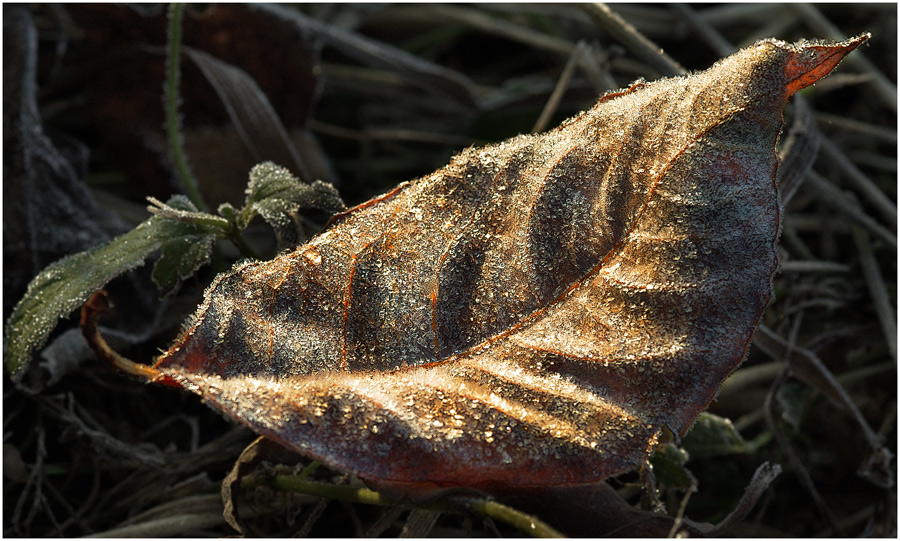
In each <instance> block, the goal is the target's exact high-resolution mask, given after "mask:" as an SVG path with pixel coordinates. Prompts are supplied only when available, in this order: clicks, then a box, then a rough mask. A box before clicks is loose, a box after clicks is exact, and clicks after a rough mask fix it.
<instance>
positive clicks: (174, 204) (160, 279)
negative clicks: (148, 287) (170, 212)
mask: <svg viewBox="0 0 900 541" xmlns="http://www.w3.org/2000/svg"><path fill="white" fill-rule="evenodd" d="M167 206H168V207H169V208H173V209H176V210H178V211H181V212H185V213H189V214H193V213H196V210H197V208H196V207H195V206H194V204H193V203H191V202H190V200H189V199H188V198H187V197H185V196H183V195H176V196H174V197H172V199H170V200H169V203H168V205H167ZM198 214H199V213H198ZM206 216H210V217H211V218H216V219H219V220H221V218H218V217H217V216H211V215H206ZM167 222H169V223H167V224H166V225H165V227H167V228H168V229H170V230H172V236H171V237H169V238H166V239H164V241H163V244H162V255H161V256H160V258H159V260H158V261H157V262H156V264H155V265H153V282H154V283H155V284H156V287H157V288H159V291H160V295H162V296H164V297H165V296H168V295H171V294H173V293H175V292H176V291H177V290H178V287H179V286H180V285H181V282H182V281H183V280H184V279H185V278H188V277H190V276H192V275H193V274H194V272H196V271H197V269H199V268H200V267H201V266H202V265H203V264H205V263H206V262H207V261H209V257H210V255H211V254H212V247H213V243H214V242H215V241H216V238H217V236H219V235H216V234H214V233H211V232H210V230H209V229H207V228H205V227H203V226H201V225H198V224H194V223H185V222H182V223H179V222H173V221H172V220H167ZM213 231H215V229H213ZM225 231H226V230H222V232H221V233H220V235H222V234H224V233H225Z"/></svg>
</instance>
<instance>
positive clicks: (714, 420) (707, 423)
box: [682, 412, 762, 459]
mask: <svg viewBox="0 0 900 541" xmlns="http://www.w3.org/2000/svg"><path fill="white" fill-rule="evenodd" d="M682 443H683V446H684V448H685V449H686V450H687V452H688V454H690V457H691V458H694V459H696V458H700V457H710V456H721V455H732V454H742V453H752V452H754V451H756V449H757V448H758V447H759V446H760V445H761V444H762V441H759V440H753V441H750V442H748V441H746V440H745V439H744V438H743V436H741V434H740V433H739V432H738V431H737V429H735V428H734V424H732V422H731V420H730V419H726V418H724V417H719V416H718V415H714V414H712V413H709V412H703V413H701V414H700V416H699V417H698V418H697V422H696V423H695V424H694V426H693V428H691V431H690V432H688V433H687V435H686V436H685V437H684V441H683V442H682Z"/></svg>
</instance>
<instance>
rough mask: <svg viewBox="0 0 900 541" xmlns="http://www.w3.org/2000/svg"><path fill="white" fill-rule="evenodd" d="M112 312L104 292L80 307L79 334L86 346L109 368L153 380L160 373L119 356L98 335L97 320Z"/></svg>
mask: <svg viewBox="0 0 900 541" xmlns="http://www.w3.org/2000/svg"><path fill="white" fill-rule="evenodd" d="M111 310H112V303H110V302H109V296H108V295H107V294H106V292H105V291H98V292H96V293H94V294H93V295H91V298H89V299H88V300H87V302H86V303H84V306H82V307H81V332H82V334H84V338H85V339H86V340H87V343H88V345H89V346H90V347H91V349H92V350H94V353H96V354H97V356H98V357H100V359H102V360H103V361H106V362H107V363H108V364H110V365H111V366H113V367H115V368H118V369H119V370H122V371H123V372H127V373H129V374H132V375H134V376H138V377H140V378H142V379H147V380H153V379H156V377H157V376H160V375H161V373H160V371H159V370H156V369H154V368H151V367H149V366H147V365H145V364H140V363H136V362H134V361H132V360H129V359H126V358H125V357H123V356H121V355H119V353H118V352H117V351H115V350H114V349H113V348H111V347H109V344H108V343H107V342H106V339H105V338H103V336H102V335H101V334H100V329H99V328H98V327H97V320H98V319H100V316H101V315H102V314H105V313H107V312H110V311H111Z"/></svg>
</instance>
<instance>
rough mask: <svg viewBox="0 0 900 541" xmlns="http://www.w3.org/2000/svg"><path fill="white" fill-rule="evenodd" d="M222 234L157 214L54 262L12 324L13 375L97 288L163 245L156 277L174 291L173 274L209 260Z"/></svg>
mask: <svg viewBox="0 0 900 541" xmlns="http://www.w3.org/2000/svg"><path fill="white" fill-rule="evenodd" d="M186 201H187V199H186V198H183V197H181V196H176V197H174V198H172V200H170V201H169V204H170V205H172V206H173V207H180V208H185V206H184V202H186ZM188 205H190V203H188ZM190 206H191V208H192V209H193V210H196V209H195V208H193V205H190ZM185 210H191V209H186V208H185ZM210 231H212V232H210ZM216 235H217V232H216V229H215V228H209V229H207V228H205V227H204V226H201V225H197V224H191V223H185V222H180V221H176V220H171V219H168V218H164V217H161V216H154V217H152V218H150V219H149V220H146V221H145V222H143V223H141V224H140V225H138V226H137V227H136V228H134V229H133V230H131V231H129V232H128V233H125V234H124V235H121V236H119V237H116V238H114V239H112V240H111V241H109V242H108V243H106V244H102V245H100V246H97V247H95V248H92V249H90V250H87V251H85V252H81V253H78V254H74V255H71V256H68V257H65V258H63V259H61V260H59V261H57V262H55V263H52V264H51V265H50V266H48V267H47V268H46V269H44V270H43V271H42V272H41V273H40V274H38V275H37V276H36V277H35V278H34V279H33V280H32V281H31V283H30V284H29V285H28V290H27V291H26V293H25V296H24V297H23V298H22V299H21V300H20V301H19V303H18V304H17V305H16V307H15V309H14V310H13V313H12V315H11V316H10V318H9V320H8V321H7V323H6V333H5V341H4V358H5V360H6V369H7V370H8V371H9V373H10V376H11V377H12V379H13V380H18V379H19V378H21V376H22V375H23V374H24V372H25V369H26V368H27V367H28V363H29V362H30V361H31V357H32V353H33V352H34V350H36V349H37V348H39V347H41V346H42V345H44V343H45V342H46V341H47V338H48V337H49V336H50V333H51V332H52V331H53V329H54V328H55V327H56V325H57V323H58V322H59V320H60V319H61V318H63V317H66V316H68V315H69V314H71V313H72V312H73V311H75V310H76V309H78V308H79V307H80V306H81V305H82V304H83V303H84V302H85V301H86V300H87V299H88V297H89V296H90V295H91V293H93V292H94V291H96V290H98V289H100V288H102V287H103V286H104V285H106V284H107V283H108V282H109V281H110V280H112V279H113V278H115V277H117V276H119V275H122V274H124V273H126V272H128V271H129V270H131V269H133V268H135V267H137V266H138V265H140V264H141V263H142V262H143V261H144V259H146V258H147V256H148V255H150V254H151V253H153V252H154V251H156V250H158V249H160V248H162V249H163V258H162V260H161V263H160V264H159V265H157V268H156V269H154V273H153V275H154V280H156V281H157V284H160V287H162V288H163V289H164V290H166V291H171V290H172V289H173V288H174V286H172V280H173V279H176V277H180V276H183V275H184V271H185V269H187V268H189V267H190V268H191V269H195V268H196V267H197V266H199V264H200V263H202V261H201V259H203V260H205V257H206V256H208V248H209V246H210V244H211V243H212V241H213V240H214V239H215V237H216ZM192 243H195V244H196V245H192ZM197 245H199V246H197ZM204 246H205V247H206V252H204V248H202V247H204ZM204 254H205V255H204ZM176 283H177V282H176Z"/></svg>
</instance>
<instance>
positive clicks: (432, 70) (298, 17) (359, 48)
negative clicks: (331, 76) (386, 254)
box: [260, 5, 477, 106]
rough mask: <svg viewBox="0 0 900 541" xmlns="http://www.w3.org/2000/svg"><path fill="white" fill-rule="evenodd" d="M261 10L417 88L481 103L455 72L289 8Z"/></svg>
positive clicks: (464, 79)
mask: <svg viewBox="0 0 900 541" xmlns="http://www.w3.org/2000/svg"><path fill="white" fill-rule="evenodd" d="M260 9H266V10H268V11H269V12H270V13H272V14H274V15H278V16H279V17H281V18H283V19H285V20H287V21H291V22H293V23H295V24H296V25H297V26H298V27H299V28H300V29H301V30H303V31H305V32H309V33H311V34H313V35H315V36H316V37H317V38H319V39H321V40H323V41H324V42H326V43H328V44H329V45H331V46H332V47H335V48H337V49H339V50H341V51H343V52H344V53H346V54H347V55H349V56H352V57H354V58H356V59H357V60H359V61H360V62H362V63H364V64H370V65H373V66H378V67H381V68H386V69H388V70H390V71H393V72H395V73H397V74H398V75H400V76H401V77H403V78H404V79H406V80H407V81H409V82H410V83H412V84H414V85H417V86H420V87H422V88H424V89H426V90H428V91H430V92H434V93H436V94H439V95H443V96H446V97H449V98H452V99H455V100H459V101H460V102H461V103H463V104H465V105H470V106H474V105H476V103H477V100H476V97H475V91H474V87H473V85H472V82H471V81H470V80H469V79H468V78H467V77H465V76H463V75H461V74H459V73H457V72H455V71H452V70H449V69H447V68H444V67H442V66H439V65H437V64H434V63H432V62H428V61H426V60H423V59H422V58H419V57H416V56H413V55H411V54H409V53H407V52H405V51H402V50H400V49H397V48H394V47H391V46H388V45H386V44H384V43H379V42H377V41H373V40H371V39H368V38H365V37H363V36H361V35H359V34H356V33H354V32H348V31H346V30H342V29H340V28H337V27H335V26H332V25H329V24H326V23H323V22H321V21H318V20H315V19H312V18H309V17H307V16H305V15H303V14H302V13H300V12H299V11H296V10H293V9H290V8H287V7H283V6H277V5H271V6H267V7H265V8H262V7H261V8H260Z"/></svg>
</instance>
